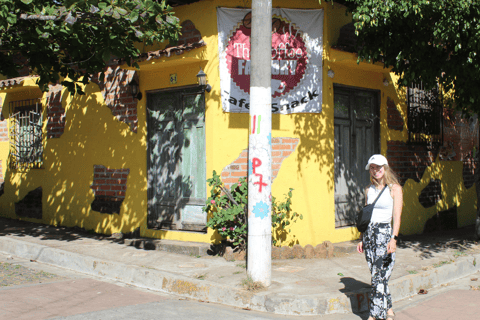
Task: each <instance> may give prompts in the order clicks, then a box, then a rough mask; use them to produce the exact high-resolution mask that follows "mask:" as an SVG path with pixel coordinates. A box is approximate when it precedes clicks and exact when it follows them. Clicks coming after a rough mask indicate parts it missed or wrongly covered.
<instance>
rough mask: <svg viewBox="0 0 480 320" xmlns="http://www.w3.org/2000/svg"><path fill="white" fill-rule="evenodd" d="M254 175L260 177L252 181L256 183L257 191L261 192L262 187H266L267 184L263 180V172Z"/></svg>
mask: <svg viewBox="0 0 480 320" xmlns="http://www.w3.org/2000/svg"><path fill="white" fill-rule="evenodd" d="M255 176H257V177H260V181H258V182H254V183H253V184H254V185H258V192H262V187H266V186H267V184H266V183H265V182H263V174H259V173H255Z"/></svg>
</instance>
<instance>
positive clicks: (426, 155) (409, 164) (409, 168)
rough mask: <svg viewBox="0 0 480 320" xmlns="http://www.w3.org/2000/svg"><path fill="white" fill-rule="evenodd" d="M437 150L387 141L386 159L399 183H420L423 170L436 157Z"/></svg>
mask: <svg viewBox="0 0 480 320" xmlns="http://www.w3.org/2000/svg"><path fill="white" fill-rule="evenodd" d="M437 153H438V151H437V150H429V149H427V147H426V146H422V145H411V144H407V143H405V142H402V141H387V159H388V163H389V164H390V166H391V167H392V169H393V170H394V171H395V172H396V173H397V174H398V176H399V178H400V183H401V184H402V185H404V184H405V182H406V181H407V179H413V180H415V181H416V182H420V179H422V176H423V173H424V172H425V169H426V168H427V167H428V166H430V165H431V164H432V163H433V162H434V161H435V159H436V157H437Z"/></svg>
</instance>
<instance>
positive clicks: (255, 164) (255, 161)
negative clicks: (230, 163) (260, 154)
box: [252, 158, 262, 174]
mask: <svg viewBox="0 0 480 320" xmlns="http://www.w3.org/2000/svg"><path fill="white" fill-rule="evenodd" d="M261 165H262V161H261V160H260V159H258V158H253V159H252V171H253V174H255V169H256V168H258V167H260V166H261Z"/></svg>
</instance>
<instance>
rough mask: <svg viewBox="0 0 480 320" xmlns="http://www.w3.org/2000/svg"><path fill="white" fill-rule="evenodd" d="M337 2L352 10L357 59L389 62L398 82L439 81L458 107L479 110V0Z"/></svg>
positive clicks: (386, 65)
mask: <svg viewBox="0 0 480 320" xmlns="http://www.w3.org/2000/svg"><path fill="white" fill-rule="evenodd" d="M336 2H340V3H342V4H344V5H346V6H347V8H348V10H349V11H350V12H351V13H352V16H353V21H354V22H355V27H356V32H357V35H358V45H359V48H358V57H359V59H360V60H366V61H371V62H377V61H380V62H383V63H384V65H385V67H392V71H393V72H394V73H395V74H397V75H398V76H399V77H400V78H399V85H401V86H407V85H408V84H410V83H411V82H412V81H418V80H421V81H422V82H423V83H424V85H426V86H427V88H433V87H434V86H435V85H436V84H437V83H439V84H440V85H441V86H442V87H443V88H444V89H445V90H447V91H448V90H450V89H453V91H452V93H453V96H452V98H453V100H454V101H455V105H456V106H457V107H458V108H461V109H463V110H466V111H477V112H478V111H480V90H478V88H479V87H480V77H479V74H480V23H479V22H480V1H478V0H340V1H336Z"/></svg>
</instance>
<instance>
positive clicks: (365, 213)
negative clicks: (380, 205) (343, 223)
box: [356, 185, 387, 233]
mask: <svg viewBox="0 0 480 320" xmlns="http://www.w3.org/2000/svg"><path fill="white" fill-rule="evenodd" d="M386 188H387V185H385V187H383V189H382V191H381V192H380V193H379V194H378V196H377V198H376V199H375V201H373V203H371V204H367V205H366V206H364V207H363V208H362V209H361V210H360V211H359V212H358V214H357V221H356V225H357V230H358V232H361V233H363V232H365V230H367V227H368V224H369V223H370V220H372V213H373V208H374V207H375V203H377V200H378V198H380V196H381V195H382V193H383V191H385V189H386Z"/></svg>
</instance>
